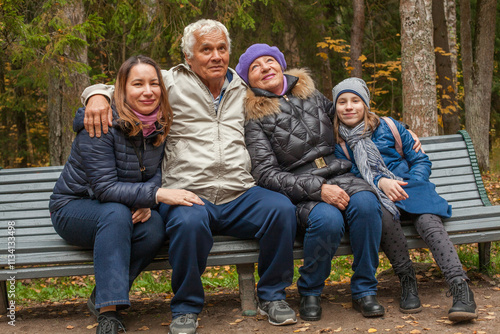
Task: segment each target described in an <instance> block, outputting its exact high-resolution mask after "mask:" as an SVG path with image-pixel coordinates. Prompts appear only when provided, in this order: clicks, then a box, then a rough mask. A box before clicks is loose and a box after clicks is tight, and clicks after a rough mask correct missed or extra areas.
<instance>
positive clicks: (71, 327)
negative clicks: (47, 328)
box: [66, 325, 75, 329]
mask: <svg viewBox="0 0 500 334" xmlns="http://www.w3.org/2000/svg"><path fill="white" fill-rule="evenodd" d="M73 328H75V326H71V325H68V326H66V329H73Z"/></svg>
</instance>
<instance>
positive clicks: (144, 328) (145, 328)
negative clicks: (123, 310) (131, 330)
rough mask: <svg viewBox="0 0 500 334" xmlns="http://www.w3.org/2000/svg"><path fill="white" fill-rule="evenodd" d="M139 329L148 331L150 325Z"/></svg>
mask: <svg viewBox="0 0 500 334" xmlns="http://www.w3.org/2000/svg"><path fill="white" fill-rule="evenodd" d="M137 330H138V331H148V330H149V327H148V326H142V327H141V328H138V329H137Z"/></svg>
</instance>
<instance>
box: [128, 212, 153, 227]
mask: <svg viewBox="0 0 500 334" xmlns="http://www.w3.org/2000/svg"><path fill="white" fill-rule="evenodd" d="M149 218H151V209H150V208H140V209H137V210H135V211H134V210H132V223H134V224H137V223H144V222H146V221H147V220H148V219H149Z"/></svg>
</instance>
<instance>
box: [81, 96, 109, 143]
mask: <svg viewBox="0 0 500 334" xmlns="http://www.w3.org/2000/svg"><path fill="white" fill-rule="evenodd" d="M112 122H113V112H112V110H111V107H110V105H109V101H108V99H107V98H106V97H105V96H103V95H94V96H92V97H90V98H89V99H88V101H87V106H86V107H85V118H84V119H83V124H84V125H85V130H87V132H88V133H89V136H90V137H94V133H95V135H96V136H97V137H100V136H101V126H102V132H103V133H108V126H111V125H113V123H112Z"/></svg>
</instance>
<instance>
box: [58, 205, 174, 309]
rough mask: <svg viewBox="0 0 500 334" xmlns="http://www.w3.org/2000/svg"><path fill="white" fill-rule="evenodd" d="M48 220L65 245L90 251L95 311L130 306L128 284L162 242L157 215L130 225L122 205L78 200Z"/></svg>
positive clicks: (163, 238)
mask: <svg viewBox="0 0 500 334" xmlns="http://www.w3.org/2000/svg"><path fill="white" fill-rule="evenodd" d="M51 219H52V224H53V225H54V229H55V230H56V232H57V233H58V234H59V235H60V236H61V237H62V238H63V239H64V240H66V241H67V242H68V243H70V244H72V245H76V246H80V247H84V248H88V249H93V250H94V272H95V281H96V308H97V309H100V308H101V307H104V306H111V305H120V306H122V307H123V306H125V307H127V306H130V301H129V296H128V293H129V290H130V287H131V286H132V283H133V282H134V280H135V278H136V277H137V276H138V275H139V274H140V273H141V271H142V270H143V269H144V268H146V266H147V265H148V264H149V263H151V261H152V260H153V259H154V257H155V255H156V253H157V252H158V250H159V249H160V247H161V246H162V245H163V243H164V242H165V224H164V223H163V219H162V218H161V216H160V214H159V213H158V212H157V211H154V210H151V218H149V220H148V221H146V222H145V223H137V224H132V213H131V211H130V209H129V208H128V207H126V206H125V205H123V204H119V203H101V202H99V201H98V200H91V199H79V200H74V201H71V202H69V203H68V204H66V205H65V206H63V207H62V208H60V209H59V210H57V211H55V212H53V213H52V215H51Z"/></svg>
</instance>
